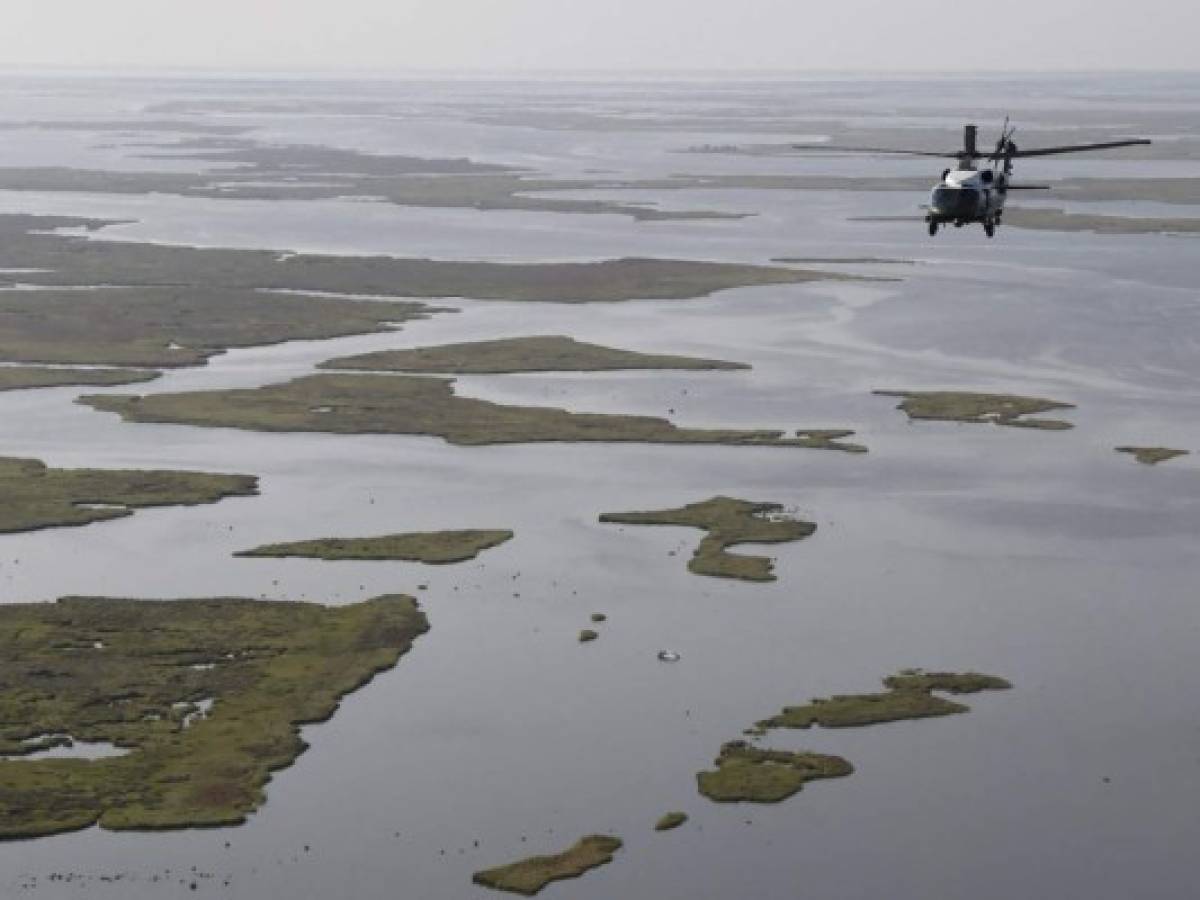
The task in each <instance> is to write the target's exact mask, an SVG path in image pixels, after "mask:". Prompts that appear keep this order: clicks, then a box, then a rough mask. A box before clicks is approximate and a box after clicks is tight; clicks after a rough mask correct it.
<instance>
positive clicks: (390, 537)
mask: <svg viewBox="0 0 1200 900" xmlns="http://www.w3.org/2000/svg"><path fill="white" fill-rule="evenodd" d="M512 536H513V533H512V532H511V531H498V530H494V531H484V530H467V531H412V532H407V533H404V534H386V535H382V536H381V537H370V538H317V539H316V540H312V541H293V542H291V543H285V544H266V545H264V546H262V547H255V548H254V549H253V550H241V551H239V552H237V553H235V554H234V556H243V557H303V558H307V559H324V560H341V559H356V560H403V561H407V562H423V563H429V564H444V563H457V562H465V561H466V560H468V559H474V558H475V557H477V556H478V555H479V554H480V553H482V552H483V551H484V550H490V549H491V548H492V547H496V546H499V545H500V544H503V543H504V542H505V541H510V540H512Z"/></svg>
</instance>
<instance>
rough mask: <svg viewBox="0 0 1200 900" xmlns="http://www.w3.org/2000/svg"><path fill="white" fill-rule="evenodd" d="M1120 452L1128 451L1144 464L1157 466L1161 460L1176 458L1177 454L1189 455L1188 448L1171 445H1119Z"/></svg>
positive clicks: (1118, 450) (1117, 449)
mask: <svg viewBox="0 0 1200 900" xmlns="http://www.w3.org/2000/svg"><path fill="white" fill-rule="evenodd" d="M1116 451H1117V452H1118V453H1128V454H1130V455H1131V456H1132V457H1133V458H1134V459H1136V460H1137V461H1138V462H1140V463H1141V464H1142V465H1146V466H1156V465H1158V464H1159V463H1161V462H1167V461H1168V460H1172V459H1175V457H1177V456H1187V455H1188V452H1189V451H1187V450H1175V449H1173V448H1171V447H1117V448H1116Z"/></svg>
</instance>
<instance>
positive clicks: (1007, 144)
mask: <svg viewBox="0 0 1200 900" xmlns="http://www.w3.org/2000/svg"><path fill="white" fill-rule="evenodd" d="M1016 130H1017V129H1016V127H1015V126H1014V127H1010V126H1009V124H1008V119H1005V120H1004V126H1003V127H1002V128H1001V130H1000V138H999V140H997V141H996V149H995V150H993V151H992V152H991V153H981V152H980V151H979V149H978V146H977V136H978V133H979V129H978V127H977V126H975V125H965V126H963V147H962V149H961V150H955V151H953V152H950V153H938V152H936V151H929V150H897V149H894V148H890V147H839V146H835V145H831V144H795V145H793V148H794V149H796V150H810V151H813V150H815V151H841V152H848V153H896V154H902V155H905V156H933V157H937V158H939V159H940V158H945V157H949V158H951V159H954V160H956V161H957V165H956V166H955V167H954V168H950V169H946V170H945V171H944V172H942V180H941V181H939V182H938V183H937V184H936V185H934V188H933V192H932V194H931V195H930V198H929V205H928V207H926V210H927V211H926V213H925V222H926V223H927V224H928V225H929V234H930V235H935V234H937V232H938V227H939V226H941V225H949V224H951V223H953V225H954V227H955V228H961V227H962V226H963V225H966V224H968V223H970V222H979V223H981V224H982V225H983V230H984V232H985V233H986V234H987V236H988V237H993V236H994V235H995V234H996V228H997V227H998V226H999V225H1000V220H1001V219H1002V218H1003V216H1004V201H1005V200H1006V199H1008V192H1009V191H1019V190H1026V191H1032V190H1049V187H1048V186H1047V185H1019V184H1013V183H1012V182H1011V177H1012V170H1013V160H1014V159H1020V158H1023V157H1026V156H1053V155H1055V154H1059V153H1082V152H1084V151H1087V150H1111V149H1114V148H1116V147H1130V146H1133V145H1135V144H1149V143H1150V141H1149V140H1148V139H1146V138H1134V139H1130V140H1122V141H1104V142H1103V143H1099V144H1065V145H1062V146H1058V147H1038V148H1036V149H1033V150H1022V149H1020V148H1019V147H1017V145H1016V142H1014V141H1013V134H1014V133H1015V132H1016ZM978 160H985V161H986V162H989V163H991V168H986V167H985V168H983V169H977V168H976V167H975V163H976V162H977V161H978Z"/></svg>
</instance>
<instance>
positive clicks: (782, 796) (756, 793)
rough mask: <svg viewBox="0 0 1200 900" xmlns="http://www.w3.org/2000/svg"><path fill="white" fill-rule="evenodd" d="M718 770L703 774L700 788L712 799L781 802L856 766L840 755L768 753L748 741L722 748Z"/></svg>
mask: <svg viewBox="0 0 1200 900" xmlns="http://www.w3.org/2000/svg"><path fill="white" fill-rule="evenodd" d="M715 765H716V767H717V768H716V769H715V770H712V771H705V772H699V773H698V774H697V775H696V786H697V787H698V788H699V790H700V793H701V794H703V795H704V796H705V797H708V798H709V799H710V800H716V801H718V802H721V803H733V802H738V801H748V802H751V803H778V802H779V801H780V800H786V799H787V798H788V797H790V796H792V795H793V794H795V793H796V792H797V791H799V790H800V789H801V788H803V787H804V785H805V784H807V783H808V782H810V781H814V780H816V779H818V778H841V777H843V776H845V775H849V774H851V773H852V772H853V771H854V767H853V766H852V765H850V763H848V762H847V761H846V760H844V759H842V758H841V757H840V756H826V755H824V754H821V753H789V752H787V751H784V750H764V749H761V748H758V747H752V746H750V745H749V744H747V743H746V742H744V741H732V742H731V743H728V744H726V745H725V746H724V747H722V748H721V755H720V756H718V757H717V759H716V761H715Z"/></svg>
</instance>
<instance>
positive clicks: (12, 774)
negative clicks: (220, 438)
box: [0, 595, 429, 838]
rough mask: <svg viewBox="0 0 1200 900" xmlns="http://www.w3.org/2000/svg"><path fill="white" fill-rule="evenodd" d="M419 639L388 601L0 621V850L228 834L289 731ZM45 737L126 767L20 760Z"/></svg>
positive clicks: (22, 609) (296, 751) (98, 609)
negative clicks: (127, 835) (88, 746)
mask: <svg viewBox="0 0 1200 900" xmlns="http://www.w3.org/2000/svg"><path fill="white" fill-rule="evenodd" d="M428 627H429V626H428V623H427V621H426V619H425V616H424V615H423V614H422V613H421V611H420V610H419V609H418V608H417V605H416V603H415V602H414V601H413V600H412V599H411V598H408V597H402V596H396V595H392V596H384V597H376V598H375V599H373V600H367V601H365V602H363V603H357V604H354V605H351V606H342V607H324V606H318V605H315V604H309V603H285V602H268V601H256V600H241V599H214V600H167V601H151V600H115V599H104V598H94V597H73V598H64V599H62V600H59V601H58V602H57V603H41V604H14V605H4V606H0V754H2V755H4V756H5V757H7V758H6V759H3V760H0V838H22V837H36V836H40V835H47V834H53V833H55V832H62V831H72V830H75V829H79V828H85V827H88V826H90V825H93V824H97V823H98V824H99V825H100V826H101V827H103V828H108V829H112V830H139V829H168V828H189V827H198V826H217V825H234V824H238V823H240V822H242V821H244V820H245V818H246V816H247V815H248V814H249V813H251V812H253V811H254V810H255V809H257V808H258V807H259V806H261V805H262V803H263V802H264V800H265V796H264V792H263V788H264V786H265V785H266V783H267V781H268V780H269V779H270V773H271V772H272V771H274V770H276V769H280V768H283V767H285V766H288V765H291V764H292V763H293V762H294V761H295V760H296V757H297V756H299V755H300V753H301V752H303V750H304V748H305V744H304V742H303V741H302V740H301V739H300V735H299V726H300V725H302V724H307V723H313V722H321V721H324V720H325V719H328V718H329V717H330V716H332V715H333V713H334V711H335V710H336V709H337V706H338V702H339V701H340V700H341V698H342V697H343V696H344V695H346V694H348V693H350V692H351V691H354V690H356V689H358V688H359V687H361V686H363V685H364V684H366V683H367V682H368V681H370V679H371V678H372V676H373V675H375V674H376V673H377V672H380V671H382V670H384V669H387V668H390V667H391V666H393V665H394V664H395V663H396V661H397V660H398V659H399V658H400V656H401V655H402V654H403V653H405V652H406V651H407V650H408V649H409V647H410V646H411V644H412V641H413V640H414V639H415V638H416V637H417V636H418V635H420V634H422V633H424V632H425V631H426V630H428ZM52 735H69V736H70V738H71V739H74V740H80V741H87V742H105V743H108V744H110V745H113V746H114V747H116V748H120V749H123V750H125V751H128V752H126V753H125V754H124V755H120V756H109V757H105V758H102V759H21V758H20V757H21V756H22V755H26V754H28V752H29V748H31V747H34V748H40V747H41V746H42V744H41V743H39V742H44V738H45V737H46V736H52ZM14 757H15V758H14Z"/></svg>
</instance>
